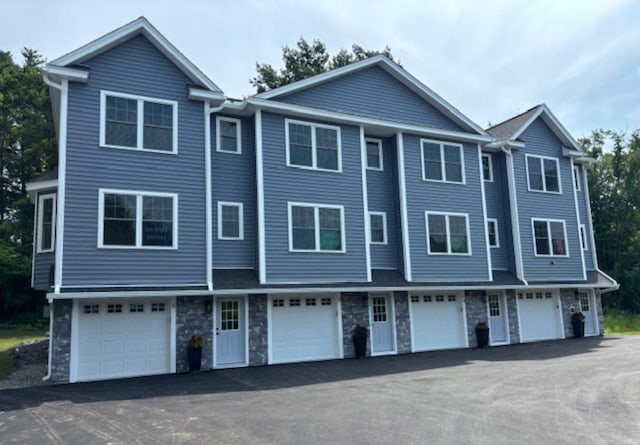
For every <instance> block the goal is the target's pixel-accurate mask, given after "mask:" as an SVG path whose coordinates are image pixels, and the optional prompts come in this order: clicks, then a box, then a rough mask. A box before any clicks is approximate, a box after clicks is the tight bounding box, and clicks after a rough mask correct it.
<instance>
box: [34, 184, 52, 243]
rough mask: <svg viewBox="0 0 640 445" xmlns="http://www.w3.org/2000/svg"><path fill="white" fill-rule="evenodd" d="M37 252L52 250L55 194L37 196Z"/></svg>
mask: <svg viewBox="0 0 640 445" xmlns="http://www.w3.org/2000/svg"><path fill="white" fill-rule="evenodd" d="M37 236H38V243H37V252H38V253H46V252H53V249H54V245H55V236H56V195H55V194H54V193H50V194H47V195H40V196H39V197H38V231H37Z"/></svg>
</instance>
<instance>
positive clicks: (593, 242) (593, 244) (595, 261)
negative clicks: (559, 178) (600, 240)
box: [582, 168, 615, 281]
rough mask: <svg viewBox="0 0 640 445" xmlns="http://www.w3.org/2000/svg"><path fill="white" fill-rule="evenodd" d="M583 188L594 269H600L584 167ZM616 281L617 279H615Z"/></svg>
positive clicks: (587, 181)
mask: <svg viewBox="0 0 640 445" xmlns="http://www.w3.org/2000/svg"><path fill="white" fill-rule="evenodd" d="M582 188H583V190H584V194H583V195H584V199H585V201H586V204H587V213H588V215H589V218H588V221H589V228H588V230H589V241H590V242H591V258H592V259H593V269H594V270H598V255H597V252H596V238H595V235H594V234H593V232H594V230H593V215H592V214H591V199H590V198H589V196H590V195H589V180H588V178H587V169H586V168H583V169H582ZM614 281H615V280H614Z"/></svg>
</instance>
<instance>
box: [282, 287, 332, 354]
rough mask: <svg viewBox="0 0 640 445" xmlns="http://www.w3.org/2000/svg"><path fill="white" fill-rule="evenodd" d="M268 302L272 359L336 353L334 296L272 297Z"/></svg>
mask: <svg viewBox="0 0 640 445" xmlns="http://www.w3.org/2000/svg"><path fill="white" fill-rule="evenodd" d="M271 305H272V310H271V318H272V329H271V345H270V346H271V361H272V362H273V363H286V362H295V361H305V360H323V359H331V358H337V357H338V317H337V303H336V298H335V297H333V298H329V297H323V298H321V297H297V296H295V297H274V298H273V299H272V303H271Z"/></svg>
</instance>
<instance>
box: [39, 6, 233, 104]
mask: <svg viewBox="0 0 640 445" xmlns="http://www.w3.org/2000/svg"><path fill="white" fill-rule="evenodd" d="M139 34H142V35H143V36H145V37H146V38H147V39H148V40H149V41H150V42H151V43H152V44H153V46H155V47H156V48H157V49H158V50H159V51H160V52H161V53H162V54H164V55H165V56H166V57H167V58H168V59H169V60H171V62H173V63H174V64H175V65H176V66H177V67H178V68H179V69H180V70H181V71H182V72H183V73H184V74H185V75H186V76H187V77H188V78H189V79H190V80H191V81H192V82H194V83H195V84H197V85H199V86H201V87H204V88H206V89H208V90H210V91H215V92H218V93H222V90H221V89H220V88H219V87H218V86H217V85H216V84H215V83H213V81H212V80H211V79H209V78H208V77H207V76H206V75H205V74H204V73H203V72H202V71H200V69H198V67H196V66H195V65H194V64H193V63H192V62H191V61H190V60H189V59H187V58H186V57H185V56H184V54H182V53H181V52H180V51H178V49H177V48H176V47H175V46H173V44H172V43H171V42H169V40H167V39H166V37H164V36H163V35H162V34H160V32H159V31H158V30H157V29H156V28H155V27H154V26H153V25H152V24H151V23H149V21H148V20H147V19H146V18H144V17H139V18H137V19H135V20H134V21H132V22H129V23H127V24H126V25H124V26H121V27H120V28H118V29H116V30H114V31H111V32H110V33H108V34H105V35H103V36H102V37H98V38H97V39H95V40H93V41H91V42H89V43H87V44H86V45H83V46H81V47H80V48H78V49H76V50H74V51H71V52H70V53H67V54H65V55H64V56H61V57H58V58H57V59H55V60H52V61H51V62H49V63H48V65H54V66H70V65H76V64H80V63H82V62H84V61H86V60H88V59H90V58H92V57H94V56H96V55H98V54H100V53H103V52H105V51H108V50H109V49H111V48H113V47H115V46H117V45H119V44H121V43H122V42H125V41H127V40H129V39H131V38H132V37H135V36H136V35H139Z"/></svg>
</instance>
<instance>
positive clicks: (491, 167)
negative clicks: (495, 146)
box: [482, 153, 493, 182]
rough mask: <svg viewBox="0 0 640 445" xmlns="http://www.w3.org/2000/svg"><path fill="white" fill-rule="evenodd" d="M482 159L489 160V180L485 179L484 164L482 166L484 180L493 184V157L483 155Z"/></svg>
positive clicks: (486, 154)
mask: <svg viewBox="0 0 640 445" xmlns="http://www.w3.org/2000/svg"><path fill="white" fill-rule="evenodd" d="M482 158H483V159H484V158H487V159H488V160H489V179H486V178H485V177H484V164H482V180H483V181H484V182H493V156H491V153H482Z"/></svg>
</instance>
